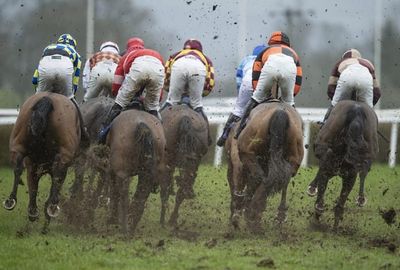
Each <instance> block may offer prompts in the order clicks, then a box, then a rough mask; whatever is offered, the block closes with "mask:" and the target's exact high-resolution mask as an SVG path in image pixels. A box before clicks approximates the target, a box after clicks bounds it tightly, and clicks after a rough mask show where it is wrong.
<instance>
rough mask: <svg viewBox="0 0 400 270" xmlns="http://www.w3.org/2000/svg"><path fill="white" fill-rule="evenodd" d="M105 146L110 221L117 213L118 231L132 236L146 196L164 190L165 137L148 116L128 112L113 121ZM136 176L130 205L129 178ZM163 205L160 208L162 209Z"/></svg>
mask: <svg viewBox="0 0 400 270" xmlns="http://www.w3.org/2000/svg"><path fill="white" fill-rule="evenodd" d="M106 144H107V145H108V146H109V147H110V178H109V179H111V183H110V184H111V204H110V208H111V217H110V218H111V220H110V221H113V220H114V221H116V220H118V208H119V206H120V209H121V225H122V226H121V228H122V231H123V233H128V211H129V216H130V221H131V224H130V232H132V233H133V232H134V231H135V229H136V226H137V224H138V222H139V221H140V219H141V217H142V215H143V212H144V206H145V202H146V200H147V198H148V197H149V195H150V192H151V191H153V190H154V188H155V186H157V185H160V187H161V192H163V191H164V190H167V189H168V187H167V186H166V182H165V181H164V179H165V165H166V164H165V146H166V141H165V135H164V130H163V127H162V124H161V122H160V120H158V119H157V118H156V117H155V116H153V115H151V114H149V113H148V112H145V111H141V110H136V109H131V110H126V111H123V112H122V113H121V114H120V115H118V116H117V118H115V119H114V121H113V123H112V126H111V129H110V132H109V134H108V135H107V140H106ZM136 175H137V176H138V183H137V187H136V191H135V194H134V196H133V201H132V203H131V204H130V203H129V198H128V192H129V184H130V182H131V177H132V176H136ZM165 207H166V206H165V205H163V206H162V208H163V209H165Z"/></svg>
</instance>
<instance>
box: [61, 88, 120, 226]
mask: <svg viewBox="0 0 400 270" xmlns="http://www.w3.org/2000/svg"><path fill="white" fill-rule="evenodd" d="M113 104H114V100H113V99H111V98H108V97H105V96H99V97H96V98H93V99H90V100H89V101H87V102H85V103H83V104H82V105H81V106H80V110H81V113H82V118H83V121H84V123H85V126H86V127H87V130H88V133H89V138H90V143H91V145H94V144H96V142H97V137H98V133H99V130H100V127H101V124H102V123H103V122H104V119H105V118H106V117H107V113H108V111H109V110H110V109H111V107H112V105H113ZM104 150H106V149H104V147H103V148H101V147H98V148H96V147H91V148H89V149H87V150H86V151H84V152H81V153H80V155H79V156H78V157H77V158H76V162H75V163H74V169H75V181H74V183H73V184H72V186H71V188H70V193H71V199H70V201H69V202H68V204H69V207H68V208H69V211H68V214H69V220H70V221H73V220H74V218H75V217H79V214H80V213H81V211H77V210H79V209H78V208H79V207H80V206H82V205H83V204H82V200H83V199H86V200H87V203H86V204H85V205H87V206H90V207H88V208H86V210H88V211H87V212H85V213H84V215H85V216H86V217H87V216H89V217H91V216H92V215H93V214H94V210H95V209H96V207H97V205H98V203H99V199H100V197H101V194H102V193H103V194H107V195H108V189H109V185H106V182H109V180H107V176H108V164H107V162H108V158H107V151H104ZM99 151H102V152H101V153H98V152H99ZM104 152H105V153H104ZM87 172H90V174H89V183H88V185H87V186H86V188H85V187H84V181H83V180H84V176H85V173H87ZM97 173H99V176H100V177H99V179H98V181H97V182H95V181H94V180H95V178H96V175H97ZM95 183H97V185H96V187H95V186H94V185H95ZM80 210H84V209H80ZM82 213H83V212H82ZM80 220H81V221H82V219H80ZM84 220H86V221H89V220H91V218H85V219H84Z"/></svg>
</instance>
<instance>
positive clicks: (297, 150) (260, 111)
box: [230, 100, 304, 232]
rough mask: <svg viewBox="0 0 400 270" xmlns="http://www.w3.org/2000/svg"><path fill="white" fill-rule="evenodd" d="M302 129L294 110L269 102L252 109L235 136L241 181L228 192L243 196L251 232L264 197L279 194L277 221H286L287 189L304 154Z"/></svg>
mask: <svg viewBox="0 0 400 270" xmlns="http://www.w3.org/2000/svg"><path fill="white" fill-rule="evenodd" d="M302 128H303V122H302V119H301V117H300V114H299V113H298V112H297V111H296V109H294V108H293V107H292V106H290V105H288V104H286V103H284V102H281V101H278V100H271V101H269V102H266V103H262V104H260V105H258V106H257V107H256V108H254V109H253V110H252V112H251V114H250V117H249V120H248V122H247V125H246V127H245V128H244V129H243V131H242V132H241V134H240V136H239V137H238V140H237V147H238V153H239V158H240V161H241V163H242V166H243V167H242V168H241V172H242V173H241V177H242V179H241V183H240V185H241V186H239V188H240V190H233V191H232V190H231V193H235V192H243V193H244V194H245V198H244V210H245V211H244V216H245V219H246V221H247V225H248V227H249V229H250V230H252V231H255V232H257V231H261V230H262V228H261V222H260V221H261V216H262V213H263V211H264V210H265V207H266V201H267V197H269V196H271V195H273V194H274V193H277V192H281V201H280V204H279V207H278V215H277V221H278V222H279V223H282V222H284V221H285V220H286V212H287V206H286V193H287V187H288V184H289V181H290V179H291V177H293V176H295V175H296V173H297V171H298V169H299V167H300V164H301V161H302V159H303V154H304V149H303V131H302ZM238 171H240V170H238ZM230 186H231V187H232V185H230ZM244 186H245V189H243V187H244Z"/></svg>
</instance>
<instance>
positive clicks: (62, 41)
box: [32, 34, 90, 147]
mask: <svg viewBox="0 0 400 270" xmlns="http://www.w3.org/2000/svg"><path fill="white" fill-rule="evenodd" d="M76 45H77V43H76V40H75V39H74V38H73V37H72V36H71V35H70V34H63V35H61V36H60V37H59V38H58V40H57V44H50V45H49V46H47V47H46V48H45V49H44V50H43V54H42V59H41V60H40V61H39V65H38V68H37V69H36V70H35V73H34V74H33V78H32V83H33V85H34V87H35V89H36V92H53V93H58V94H62V95H64V96H66V97H68V98H69V99H70V100H71V101H72V103H73V104H74V105H75V107H76V109H77V111H78V116H79V122H80V127H81V145H82V146H83V147H87V146H89V144H90V141H89V135H88V133H87V131H86V128H85V127H84V122H83V118H82V114H81V111H80V110H79V106H78V104H77V103H76V100H75V93H76V91H77V89H78V83H79V75H80V70H81V56H80V55H79V53H78V52H77V51H76Z"/></svg>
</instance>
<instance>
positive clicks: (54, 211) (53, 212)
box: [47, 204, 60, 218]
mask: <svg viewBox="0 0 400 270" xmlns="http://www.w3.org/2000/svg"><path fill="white" fill-rule="evenodd" d="M47 214H48V215H49V216H50V217H52V218H55V217H58V215H59V214H60V207H59V206H58V205H57V204H51V205H49V206H48V207H47Z"/></svg>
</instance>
